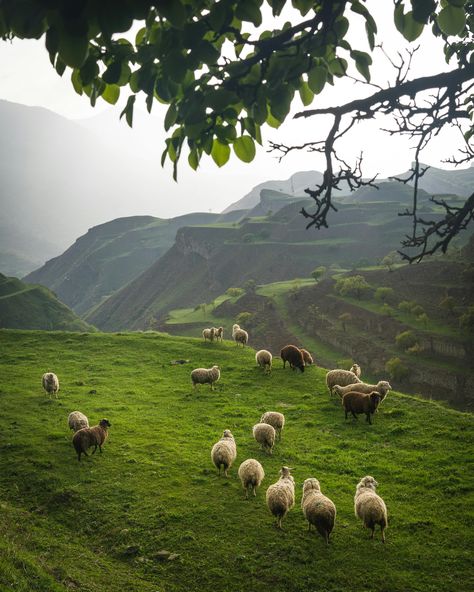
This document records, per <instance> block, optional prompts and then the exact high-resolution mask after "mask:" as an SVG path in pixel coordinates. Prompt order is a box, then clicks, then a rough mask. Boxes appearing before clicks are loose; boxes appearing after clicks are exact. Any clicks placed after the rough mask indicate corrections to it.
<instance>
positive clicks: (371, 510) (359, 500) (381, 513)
mask: <svg viewBox="0 0 474 592" xmlns="http://www.w3.org/2000/svg"><path fill="white" fill-rule="evenodd" d="M377 486H378V483H377V481H376V480H375V479H374V478H373V477H371V476H370V475H367V477H363V478H362V479H361V480H360V481H359V483H358V484H357V487H356V493H355V496H354V513H355V515H356V516H357V517H358V518H360V519H361V520H362V521H363V523H364V526H365V527H366V528H369V529H370V530H371V531H372V537H371V538H374V532H375V526H376V525H377V524H378V525H379V526H380V530H381V532H382V543H385V529H386V528H387V526H388V519H387V506H386V505H385V502H384V501H383V499H382V498H381V497H380V496H379V495H377V494H376V493H375V488H376V487H377Z"/></svg>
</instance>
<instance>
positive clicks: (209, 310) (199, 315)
mask: <svg viewBox="0 0 474 592" xmlns="http://www.w3.org/2000/svg"><path fill="white" fill-rule="evenodd" d="M226 300H231V301H232V302H235V301H236V300H237V297H234V298H231V297H230V296H228V295H227V294H222V295H221V296H218V297H217V298H215V300H214V303H213V304H206V307H205V309H202V308H197V307H194V308H175V309H174V310H170V312H169V313H168V320H167V321H166V324H167V325H175V324H181V323H183V324H185V323H220V324H222V323H223V322H224V320H223V318H222V317H216V316H214V315H213V311H214V309H215V308H216V306H219V304H222V303H223V302H225V301H226ZM226 320H227V322H229V321H230V324H232V322H233V321H232V320H229V319H226ZM217 326H219V325H217Z"/></svg>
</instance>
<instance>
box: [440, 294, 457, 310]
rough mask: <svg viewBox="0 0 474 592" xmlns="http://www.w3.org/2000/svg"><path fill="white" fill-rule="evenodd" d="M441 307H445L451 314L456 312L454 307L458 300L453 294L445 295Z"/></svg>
mask: <svg viewBox="0 0 474 592" xmlns="http://www.w3.org/2000/svg"><path fill="white" fill-rule="evenodd" d="M439 306H440V308H444V310H446V311H448V312H449V313H450V314H453V313H454V308H455V306H456V300H455V299H454V298H453V296H445V297H444V298H442V299H441V300H440V302H439Z"/></svg>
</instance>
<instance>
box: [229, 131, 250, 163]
mask: <svg viewBox="0 0 474 592" xmlns="http://www.w3.org/2000/svg"><path fill="white" fill-rule="evenodd" d="M232 146H233V148H234V152H235V154H236V156H237V157H238V158H240V160H242V161H243V162H252V160H253V159H254V158H255V143H254V141H253V138H251V137H250V136H241V137H240V138H237V139H236V140H235V141H234V143H233V145H232Z"/></svg>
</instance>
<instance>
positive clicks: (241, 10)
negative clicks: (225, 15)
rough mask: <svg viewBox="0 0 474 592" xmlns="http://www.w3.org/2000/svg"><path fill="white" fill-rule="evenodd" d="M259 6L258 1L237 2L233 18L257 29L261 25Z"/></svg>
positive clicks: (243, 0)
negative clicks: (251, 24) (248, 23)
mask: <svg viewBox="0 0 474 592" xmlns="http://www.w3.org/2000/svg"><path fill="white" fill-rule="evenodd" d="M260 4H261V1H260V2H259V1H258V0H239V2H238V3H237V7H236V9H235V16H236V17H237V18H238V19H240V20H241V21H247V22H250V23H253V24H254V25H255V26H256V27H259V26H260V25H261V24H262V13H261V12H260Z"/></svg>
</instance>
